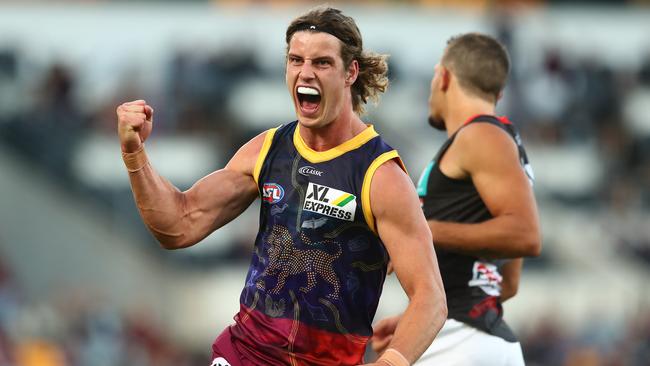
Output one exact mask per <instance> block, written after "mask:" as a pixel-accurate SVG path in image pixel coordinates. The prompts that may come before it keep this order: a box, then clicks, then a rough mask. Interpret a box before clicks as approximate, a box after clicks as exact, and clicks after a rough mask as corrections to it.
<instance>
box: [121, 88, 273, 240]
mask: <svg viewBox="0 0 650 366" xmlns="http://www.w3.org/2000/svg"><path fill="white" fill-rule="evenodd" d="M117 117H118V126H117V127H118V135H119V139H120V144H121V146H122V156H123V158H124V162H125V164H126V167H127V170H128V172H129V180H130V182H131V189H132V190H133V196H134V198H135V202H136V205H137V207H138V210H139V211H140V215H141V216H142V219H143V221H144V223H145V225H146V226H147V228H148V229H149V230H150V231H151V232H152V233H153V235H154V236H155V237H156V239H158V241H159V242H160V244H161V245H162V246H163V247H164V248H167V249H178V248H183V247H187V246H191V245H193V244H196V243H197V242H199V241H201V240H202V239H203V238H205V237H206V236H207V235H209V234H210V233H211V232H213V231H214V230H216V229H218V228H220V227H221V226H223V225H225V224H226V223H228V222H230V221H231V220H233V219H234V218H235V217H237V216H238V215H239V214H241V213H242V212H243V211H244V210H245V209H246V208H247V207H248V206H249V205H250V204H251V203H252V202H253V200H254V199H255V197H256V196H257V185H256V183H255V181H254V179H253V168H254V165H255V160H256V159H257V156H258V154H259V151H260V148H261V146H262V142H263V140H264V134H261V135H259V136H257V137H255V138H254V139H252V140H251V141H249V142H248V143H247V144H246V145H244V146H243V147H242V148H241V149H240V150H239V151H238V152H237V153H236V154H235V156H233V158H232V159H231V160H230V162H229V163H228V164H227V165H226V167H225V168H224V169H221V170H218V171H215V172H213V173H211V174H209V175H208V176H206V177H204V178H202V179H200V180H199V181H198V182H196V183H195V184H194V185H193V186H192V187H191V188H190V189H189V190H187V191H185V192H181V191H180V190H178V188H176V187H175V186H174V185H173V184H171V183H170V182H169V181H168V180H166V179H165V178H163V177H162V176H160V175H159V174H158V173H157V172H156V171H155V170H154V168H153V167H152V166H151V164H150V163H149V160H148V158H147V155H146V152H145V149H144V142H145V140H146V139H147V137H148V136H149V134H150V133H151V130H152V127H153V108H151V106H149V105H147V104H146V102H145V101H144V100H137V101H134V102H129V103H124V104H122V105H120V106H119V107H118V108H117Z"/></svg>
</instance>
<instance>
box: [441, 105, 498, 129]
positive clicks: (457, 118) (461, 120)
mask: <svg viewBox="0 0 650 366" xmlns="http://www.w3.org/2000/svg"><path fill="white" fill-rule="evenodd" d="M446 112H447V113H446V114H445V116H444V119H445V126H446V128H447V135H448V136H451V135H453V134H454V133H455V132H456V131H458V129H459V128H461V127H462V126H463V124H465V123H466V122H467V121H468V120H469V119H470V118H472V117H473V116H476V115H479V114H489V115H494V114H495V105H494V104H493V103H492V102H489V101H486V100H484V99H481V98H476V97H469V96H465V95H463V96H461V97H459V98H455V100H454V99H452V100H450V101H449V103H448V106H447V111H446Z"/></svg>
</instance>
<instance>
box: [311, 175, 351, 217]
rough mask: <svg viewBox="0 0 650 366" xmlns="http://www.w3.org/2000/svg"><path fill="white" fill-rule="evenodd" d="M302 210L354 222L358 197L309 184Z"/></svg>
mask: <svg viewBox="0 0 650 366" xmlns="http://www.w3.org/2000/svg"><path fill="white" fill-rule="evenodd" d="M302 209H303V210H305V211H311V212H316V213H319V214H321V215H325V216H329V217H334V218H336V219H341V220H346V221H354V214H355V212H356V210H357V197H356V196H354V195H352V194H350V193H347V192H343V191H339V190H338V189H334V188H331V187H327V186H323V185H320V184H314V183H309V188H308V189H307V197H306V199H305V204H304V205H303V207H302Z"/></svg>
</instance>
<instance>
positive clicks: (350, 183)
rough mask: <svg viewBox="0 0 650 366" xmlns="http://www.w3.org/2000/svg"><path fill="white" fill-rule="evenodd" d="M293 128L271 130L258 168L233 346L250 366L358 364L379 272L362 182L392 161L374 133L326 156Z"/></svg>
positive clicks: (382, 259)
mask: <svg viewBox="0 0 650 366" xmlns="http://www.w3.org/2000/svg"><path fill="white" fill-rule="evenodd" d="M298 128H299V127H298V125H297V123H296V122H293V123H290V124H288V125H285V126H282V127H280V128H278V129H277V130H275V131H274V132H273V133H274V134H273V137H272V140H270V141H269V142H270V146H269V147H268V152H267V153H266V156H265V157H264V158H263V161H261V162H258V164H261V166H260V167H259V177H258V178H257V183H258V187H259V190H260V194H261V197H262V203H261V210H260V230H259V233H258V235H257V239H256V242H255V250H254V255H253V259H252V262H251V264H250V268H249V272H248V276H247V278H246V285H245V288H244V290H243V291H242V294H241V298H240V304H241V309H240V312H239V313H238V314H237V315H236V317H235V322H236V323H235V324H234V325H233V326H232V327H231V333H232V339H233V343H234V345H235V347H236V348H237V349H238V351H239V352H240V353H241V354H243V355H245V357H246V358H248V359H249V361H251V362H252V363H253V364H257V365H357V364H360V363H362V361H363V354H364V351H365V348H366V343H367V342H368V339H369V338H370V336H371V335H372V327H371V323H372V319H373V317H374V315H375V311H376V309H377V305H378V302H379V296H380V294H381V289H382V286H383V282H384V279H385V276H386V263H387V252H386V249H385V248H384V245H383V243H382V242H381V240H380V239H379V237H378V236H377V235H376V233H375V232H374V222H373V221H372V215H371V212H370V207H369V200H367V197H368V196H367V195H369V182H370V181H369V179H371V177H372V174H373V173H374V171H375V170H376V167H377V166H378V165H381V163H382V162H383V161H387V160H391V159H397V160H398V161H399V157H398V155H397V152H396V151H395V150H394V149H393V148H391V147H390V146H388V145H387V144H386V143H385V142H384V141H383V140H382V139H381V138H380V137H379V136H378V135H377V134H376V132H374V129H373V128H372V127H368V128H367V129H366V130H365V131H364V132H362V133H361V134H360V135H357V136H356V137H355V138H353V139H352V140H350V141H348V142H346V143H344V144H342V145H340V146H339V147H337V148H334V149H332V150H329V151H327V152H316V151H313V150H310V149H309V148H308V147H306V145H304V142H303V141H302V139H301V138H300V136H299V132H298ZM296 145H300V146H298V147H297V146H296ZM263 149H264V148H263Z"/></svg>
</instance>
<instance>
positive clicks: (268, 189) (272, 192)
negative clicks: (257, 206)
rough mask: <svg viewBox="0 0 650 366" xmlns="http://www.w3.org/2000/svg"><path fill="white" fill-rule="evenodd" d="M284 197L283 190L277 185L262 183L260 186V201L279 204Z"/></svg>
mask: <svg viewBox="0 0 650 366" xmlns="http://www.w3.org/2000/svg"><path fill="white" fill-rule="evenodd" d="M282 197H284V188H282V186H281V185H279V184H277V183H264V185H263V186H262V200H263V201H266V202H269V203H276V202H280V200H282Z"/></svg>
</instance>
